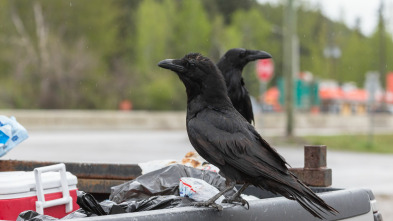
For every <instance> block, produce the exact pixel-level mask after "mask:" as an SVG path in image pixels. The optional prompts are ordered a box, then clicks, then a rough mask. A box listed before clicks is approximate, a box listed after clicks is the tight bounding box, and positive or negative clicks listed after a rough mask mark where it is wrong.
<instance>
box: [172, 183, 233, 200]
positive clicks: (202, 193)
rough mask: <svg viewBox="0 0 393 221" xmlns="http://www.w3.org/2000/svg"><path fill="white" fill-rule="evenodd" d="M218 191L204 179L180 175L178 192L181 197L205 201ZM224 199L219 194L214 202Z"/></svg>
mask: <svg viewBox="0 0 393 221" xmlns="http://www.w3.org/2000/svg"><path fill="white" fill-rule="evenodd" d="M219 192H220V191H219V190H218V189H217V188H215V187H214V186H212V185H210V184H208V183H207V182H206V181H204V180H201V179H196V178H192V177H182V178H180V183H179V193H180V196H182V197H189V198H191V199H193V200H195V201H198V202H200V201H206V200H209V199H210V198H212V197H213V196H214V195H216V194H217V193H219ZM224 199H225V197H224V196H220V198H218V199H217V200H216V203H221V202H222V201H223V200H224Z"/></svg>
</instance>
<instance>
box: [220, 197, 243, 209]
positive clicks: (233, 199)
mask: <svg viewBox="0 0 393 221" xmlns="http://www.w3.org/2000/svg"><path fill="white" fill-rule="evenodd" d="M222 202H223V203H232V204H234V203H236V202H237V203H241V204H242V206H245V205H247V207H246V208H247V210H249V209H250V204H248V202H247V200H245V199H243V198H241V197H240V196H238V197H229V198H226V199H224V200H223V201H222Z"/></svg>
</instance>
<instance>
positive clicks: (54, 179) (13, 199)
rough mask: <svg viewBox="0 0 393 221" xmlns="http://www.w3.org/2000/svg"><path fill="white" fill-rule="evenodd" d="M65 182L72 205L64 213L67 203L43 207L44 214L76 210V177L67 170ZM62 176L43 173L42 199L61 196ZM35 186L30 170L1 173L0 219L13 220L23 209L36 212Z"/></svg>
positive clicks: (57, 215) (60, 214)
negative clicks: (43, 197)
mask: <svg viewBox="0 0 393 221" xmlns="http://www.w3.org/2000/svg"><path fill="white" fill-rule="evenodd" d="M66 179H67V181H66V183H67V184H68V190H69V193H70V197H71V198H72V199H71V201H72V202H71V203H70V204H72V208H71V211H69V212H66V205H65V204H63V205H57V206H52V207H48V208H44V209H43V212H44V213H43V214H45V215H49V216H53V217H55V218H62V217H64V216H66V215H67V214H69V213H71V212H73V211H75V210H77V209H79V206H78V204H77V203H76V199H77V195H76V191H77V187H76V184H77V182H78V181H77V178H76V177H75V176H74V175H72V174H71V173H69V172H66ZM60 180H61V176H60V174H59V173H58V172H46V173H42V175H41V181H42V184H41V186H42V189H43V195H44V196H45V201H46V202H49V201H52V200H55V199H60V198H62V197H63V193H62V187H61V181H60ZM37 192H38V191H37V185H36V179H35V176H34V173H33V172H0V220H16V219H17V217H18V215H19V214H20V213H21V212H23V211H26V210H33V211H38V210H37V206H36V204H37V203H36V202H37V201H38V197H37Z"/></svg>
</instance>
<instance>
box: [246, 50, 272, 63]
mask: <svg viewBox="0 0 393 221" xmlns="http://www.w3.org/2000/svg"><path fill="white" fill-rule="evenodd" d="M267 58H272V56H271V55H270V54H269V53H267V52H265V51H251V53H250V54H249V55H248V56H247V60H248V61H255V60H258V59H267Z"/></svg>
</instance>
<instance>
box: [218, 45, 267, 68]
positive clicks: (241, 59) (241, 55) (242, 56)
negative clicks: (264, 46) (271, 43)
mask: <svg viewBox="0 0 393 221" xmlns="http://www.w3.org/2000/svg"><path fill="white" fill-rule="evenodd" d="M271 57H272V56H271V55H270V54H269V53H267V52H265V51H258V50H247V49H244V48H233V49H230V50H228V51H227V52H226V53H225V55H224V56H223V57H222V58H221V59H220V61H219V63H222V62H223V65H226V66H227V67H228V68H229V67H232V68H238V69H243V68H244V66H246V64H247V63H248V62H250V61H255V60H258V59H266V58H271Z"/></svg>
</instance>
